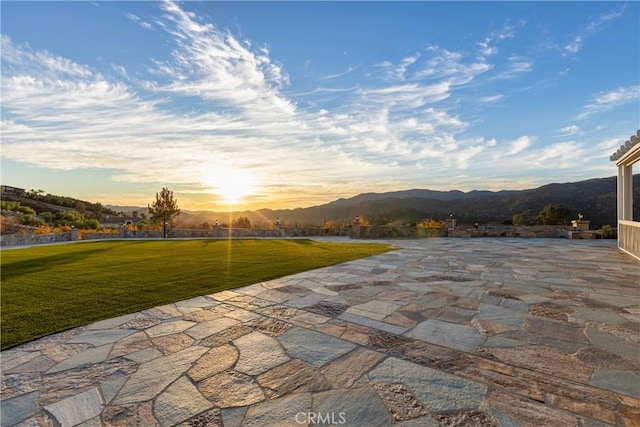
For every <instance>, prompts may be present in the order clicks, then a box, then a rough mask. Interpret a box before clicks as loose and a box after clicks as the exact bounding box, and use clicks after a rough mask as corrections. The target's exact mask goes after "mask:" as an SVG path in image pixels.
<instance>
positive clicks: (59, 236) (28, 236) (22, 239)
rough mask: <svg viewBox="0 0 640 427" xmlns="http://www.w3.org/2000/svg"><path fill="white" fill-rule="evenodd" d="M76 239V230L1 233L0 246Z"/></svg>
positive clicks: (39, 243)
mask: <svg viewBox="0 0 640 427" xmlns="http://www.w3.org/2000/svg"><path fill="white" fill-rule="evenodd" d="M72 240H78V230H71V231H65V232H63V233H52V234H35V233H20V234H3V235H2V236H0V246H24V245H41V244H43V243H57V242H70V241H72Z"/></svg>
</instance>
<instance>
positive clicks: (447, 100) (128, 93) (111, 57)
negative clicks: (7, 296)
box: [0, 1, 640, 210]
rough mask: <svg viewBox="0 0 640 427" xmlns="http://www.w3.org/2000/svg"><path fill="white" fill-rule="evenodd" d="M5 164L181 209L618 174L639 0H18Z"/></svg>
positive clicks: (13, 177)
mask: <svg viewBox="0 0 640 427" xmlns="http://www.w3.org/2000/svg"><path fill="white" fill-rule="evenodd" d="M0 7H1V12H2V183H3V184H7V185H14V186H18V187H24V188H26V189H32V188H33V189H42V190H44V191H46V192H49V193H53V194H58V195H66V196H71V197H78V198H81V199H85V200H89V201H100V202H102V203H105V204H118V205H138V206H146V205H147V204H148V203H150V202H151V201H152V200H153V198H154V195H155V193H156V192H157V191H159V190H160V189H161V188H162V187H169V188H170V189H172V190H173V191H174V193H175V196H176V198H177V199H178V203H179V205H180V206H181V207H183V208H185V209H208V210H236V209H257V208H262V207H269V208H294V207H305V206H312V205H317V204H322V203H327V202H329V201H332V200H335V199H337V198H339V197H350V196H353V195H356V194H358V193H362V192H384V191H393V190H402V189H410V188H429V189H438V190H450V189H461V190H465V191H468V190H473V189H483V190H502V189H525V188H534V187H537V186H540V185H543V184H546V183H550V182H570V181H578V180H583V179H589V178H596V177H605V176H613V175H615V173H616V169H615V165H613V164H612V163H611V162H610V161H609V155H610V154H611V153H612V152H613V151H615V149H616V148H617V147H618V146H619V145H621V144H622V143H624V141H625V140H626V139H628V137H629V135H631V134H633V133H634V132H635V130H636V129H637V128H639V127H640V81H639V80H640V77H639V76H640V45H639V44H640V30H639V26H638V22H639V20H640V3H638V2H348V3H342V2H208V1H205V2H180V3H174V2H86V3H85V2H10V1H9V2H7V1H3V2H2V3H1V4H0Z"/></svg>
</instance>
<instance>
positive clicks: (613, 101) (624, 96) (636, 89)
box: [576, 85, 640, 120]
mask: <svg viewBox="0 0 640 427" xmlns="http://www.w3.org/2000/svg"><path fill="white" fill-rule="evenodd" d="M638 100H640V85H632V86H626V87H618V88H616V89H614V90H611V91H606V92H600V93H598V94H597V95H596V96H594V97H593V98H592V99H590V100H589V101H588V102H587V103H586V104H585V105H584V106H583V107H582V111H581V112H580V113H579V114H578V115H577V116H576V119H578V120H581V119H586V118H588V117H590V116H592V115H594V114H598V113H602V112H604V111H609V110H613V109H615V108H617V107H619V106H621V105H624V104H627V103H629V102H634V101H638Z"/></svg>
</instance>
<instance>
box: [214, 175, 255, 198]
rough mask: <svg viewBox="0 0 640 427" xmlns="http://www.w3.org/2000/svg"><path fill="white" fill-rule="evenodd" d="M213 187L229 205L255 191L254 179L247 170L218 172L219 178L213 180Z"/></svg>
mask: <svg viewBox="0 0 640 427" xmlns="http://www.w3.org/2000/svg"><path fill="white" fill-rule="evenodd" d="M210 184H211V187H213V188H214V192H215V193H216V194H218V195H219V196H220V198H221V201H222V202H223V203H225V204H228V205H235V204H238V203H240V202H242V201H243V199H244V198H245V197H246V196H249V195H251V194H252V193H253V192H254V191H255V188H254V179H253V176H252V175H251V173H249V172H247V171H245V170H238V169H228V170H225V171H224V172H221V173H219V174H218V178H217V179H216V180H215V181H214V182H211V183H210Z"/></svg>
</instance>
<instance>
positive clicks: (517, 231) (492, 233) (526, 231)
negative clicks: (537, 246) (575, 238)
mask: <svg viewBox="0 0 640 427" xmlns="http://www.w3.org/2000/svg"><path fill="white" fill-rule="evenodd" d="M572 230H573V227H571V226H568V225H567V226H563V225H522V226H515V225H514V226H502V227H501V226H479V227H478V228H475V227H459V228H457V229H455V230H449V237H531V238H535V237H541V238H571V237H572V235H571V231H572Z"/></svg>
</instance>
